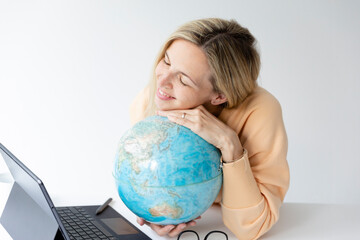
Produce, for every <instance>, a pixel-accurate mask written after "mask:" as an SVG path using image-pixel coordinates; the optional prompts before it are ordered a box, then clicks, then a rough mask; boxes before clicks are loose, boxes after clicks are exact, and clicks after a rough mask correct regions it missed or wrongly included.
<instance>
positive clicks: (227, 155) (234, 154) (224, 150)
mask: <svg viewBox="0 0 360 240" xmlns="http://www.w3.org/2000/svg"><path fill="white" fill-rule="evenodd" d="M233 135H235V136H233ZM233 135H232V136H230V137H227V138H225V139H224V140H223V141H222V142H223V145H222V147H221V148H220V151H221V155H222V160H223V162H224V163H230V162H234V161H235V160H237V159H239V158H240V157H241V156H242V155H243V153H244V149H243V147H242V145H241V143H240V140H239V138H238V136H237V135H236V134H235V133H234V134H233Z"/></svg>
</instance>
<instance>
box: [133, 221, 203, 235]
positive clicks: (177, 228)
mask: <svg viewBox="0 0 360 240" xmlns="http://www.w3.org/2000/svg"><path fill="white" fill-rule="evenodd" d="M200 218H201V216H199V217H197V218H196V219H194V220H192V221H190V222H187V223H180V224H179V225H165V226H163V225H158V224H155V223H149V222H147V221H145V220H144V219H143V218H139V217H138V218H137V219H136V221H137V223H138V224H139V225H140V226H143V225H144V224H146V225H148V226H149V227H150V228H151V229H152V230H153V231H154V232H156V233H157V234H158V235H159V236H166V235H168V236H169V237H175V236H177V235H179V234H180V233H181V232H182V231H183V230H184V229H185V228H186V227H193V226H195V225H196V222H195V220H197V219H200Z"/></svg>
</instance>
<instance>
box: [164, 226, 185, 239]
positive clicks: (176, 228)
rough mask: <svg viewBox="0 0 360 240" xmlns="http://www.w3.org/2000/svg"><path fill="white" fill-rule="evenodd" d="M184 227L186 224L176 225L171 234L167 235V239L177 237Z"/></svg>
mask: <svg viewBox="0 0 360 240" xmlns="http://www.w3.org/2000/svg"><path fill="white" fill-rule="evenodd" d="M186 227H187V224H186V223H181V224H179V225H177V226H176V227H175V228H174V229H173V230H172V231H171V232H169V233H168V235H169V237H175V236H177V235H179V234H180V233H181V232H182V231H183V230H184V229H185V228H186Z"/></svg>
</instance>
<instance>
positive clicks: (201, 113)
mask: <svg viewBox="0 0 360 240" xmlns="http://www.w3.org/2000/svg"><path fill="white" fill-rule="evenodd" d="M157 114H158V115H160V116H164V117H168V118H169V120H170V121H172V122H175V123H177V124H180V125H182V126H185V127H187V128H189V129H191V130H192V131H193V132H194V133H196V134H198V135H199V136H200V137H202V138H203V139H205V140H206V141H207V142H208V143H211V144H212V145H214V146H215V147H217V148H218V149H220V151H221V154H222V157H223V161H225V162H231V161H234V160H236V159H238V158H240V157H241V155H242V153H243V148H242V145H241V143H240V140H239V138H238V136H237V134H236V133H235V131H234V130H232V129H231V128H230V127H229V126H227V125H226V124H225V123H223V122H222V121H220V120H219V119H218V118H216V117H215V116H214V115H212V114H211V113H210V112H208V111H207V110H206V109H205V107H204V106H202V105H201V106H199V107H196V108H194V109H188V110H170V111H157Z"/></svg>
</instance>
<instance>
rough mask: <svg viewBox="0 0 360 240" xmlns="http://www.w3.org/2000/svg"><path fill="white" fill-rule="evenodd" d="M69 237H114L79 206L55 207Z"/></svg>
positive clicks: (80, 239)
mask: <svg viewBox="0 0 360 240" xmlns="http://www.w3.org/2000/svg"><path fill="white" fill-rule="evenodd" d="M56 211H57V212H58V214H59V216H60V219H61V221H62V223H63V225H64V227H65V229H66V231H67V233H68V234H69V237H70V239H74V240H83V239H91V240H94V239H111V240H113V239H116V237H114V236H113V235H112V234H111V233H109V232H108V231H107V230H106V229H105V228H104V227H103V226H101V225H100V224H99V223H98V222H96V221H95V219H94V218H93V217H91V216H90V215H89V214H88V213H87V212H86V210H85V209H83V208H81V207H57V208H56Z"/></svg>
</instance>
